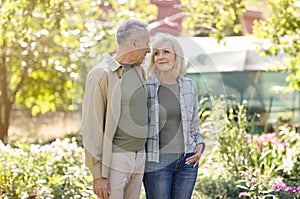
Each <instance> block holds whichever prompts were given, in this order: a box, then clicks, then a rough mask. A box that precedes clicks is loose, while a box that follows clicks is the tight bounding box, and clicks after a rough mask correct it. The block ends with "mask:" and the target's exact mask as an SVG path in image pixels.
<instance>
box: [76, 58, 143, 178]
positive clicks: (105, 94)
mask: <svg viewBox="0 0 300 199" xmlns="http://www.w3.org/2000/svg"><path fill="white" fill-rule="evenodd" d="M137 71H138V73H139V75H140V76H141V77H142V80H143V81H144V82H145V73H144V71H143V68H142V67H137ZM121 84H122V66H120V64H119V63H118V62H117V61H116V60H115V59H113V58H112V57H111V56H109V55H107V56H106V58H105V60H104V61H103V62H101V63H100V64H98V65H97V66H96V67H94V68H93V69H92V70H91V71H90V72H89V73H88V75H87V79H86V85H85V92H84V96H83V102H82V126H81V131H80V133H81V135H82V139H83V145H84V148H85V163H86V166H87V167H88V168H89V169H90V171H91V173H92V175H93V178H94V179H95V178H99V177H104V178H108V176H109V168H110V162H111V155H112V142H113V139H114V136H115V132H116V128H117V125H118V122H119V117H120V112H121ZM145 103H146V102H145Z"/></svg>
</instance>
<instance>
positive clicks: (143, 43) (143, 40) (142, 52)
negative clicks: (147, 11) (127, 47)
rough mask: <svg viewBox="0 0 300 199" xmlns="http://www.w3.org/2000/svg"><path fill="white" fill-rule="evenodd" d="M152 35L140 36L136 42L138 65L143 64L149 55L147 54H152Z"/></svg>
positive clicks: (135, 51) (135, 57) (135, 54)
mask: <svg viewBox="0 0 300 199" xmlns="http://www.w3.org/2000/svg"><path fill="white" fill-rule="evenodd" d="M149 43H150V35H149V33H148V32H147V33H145V34H142V35H140V38H138V39H137V40H136V42H135V50H134V52H133V54H134V55H133V56H134V60H135V62H136V64H141V63H142V62H143V60H144V58H145V56H146V55H147V53H150V44H149Z"/></svg>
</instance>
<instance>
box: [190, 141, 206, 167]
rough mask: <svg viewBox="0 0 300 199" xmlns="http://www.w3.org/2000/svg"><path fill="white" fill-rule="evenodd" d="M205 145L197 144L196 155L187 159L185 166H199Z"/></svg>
mask: <svg viewBox="0 0 300 199" xmlns="http://www.w3.org/2000/svg"><path fill="white" fill-rule="evenodd" d="M203 148H204V144H203V143H199V144H197V146H196V148H195V150H194V153H195V155H193V156H191V157H189V158H187V159H186V162H185V164H194V167H195V166H197V164H198V161H199V159H200V158H201V155H202V152H203Z"/></svg>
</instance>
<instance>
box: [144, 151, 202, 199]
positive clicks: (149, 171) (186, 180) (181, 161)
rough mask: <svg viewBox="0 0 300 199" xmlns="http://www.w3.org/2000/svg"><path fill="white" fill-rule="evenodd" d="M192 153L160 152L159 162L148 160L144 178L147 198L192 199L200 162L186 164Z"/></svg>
mask: <svg viewBox="0 0 300 199" xmlns="http://www.w3.org/2000/svg"><path fill="white" fill-rule="evenodd" d="M192 155H194V153H188V154H186V155H182V154H180V155H178V154H160V158H159V159H160V160H159V163H155V162H147V163H146V167H145V173H144V179H143V182H144V187H145V191H146V198H147V199H190V198H191V196H192V193H193V189H194V186H195V182H196V178H197V174H198V164H197V166H195V167H194V165H193V164H191V165H186V164H185V160H186V158H188V157H190V156H192Z"/></svg>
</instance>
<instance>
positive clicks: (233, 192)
mask: <svg viewBox="0 0 300 199" xmlns="http://www.w3.org/2000/svg"><path fill="white" fill-rule="evenodd" d="M195 190H196V191H197V192H199V195H200V196H201V198H203V199H204V198H205V199H221V198H222V199H234V198H238V195H239V189H238V188H237V187H236V183H235V182H233V181H227V180H224V179H212V178H211V177H203V178H199V180H197V183H196V185H195Z"/></svg>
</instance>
